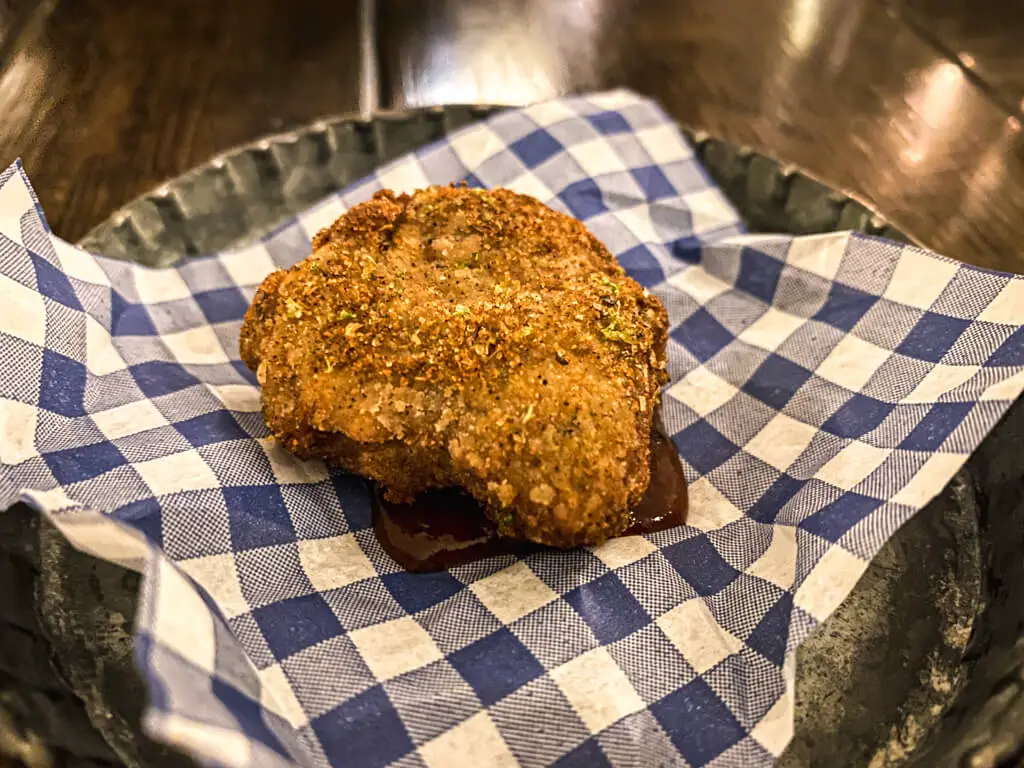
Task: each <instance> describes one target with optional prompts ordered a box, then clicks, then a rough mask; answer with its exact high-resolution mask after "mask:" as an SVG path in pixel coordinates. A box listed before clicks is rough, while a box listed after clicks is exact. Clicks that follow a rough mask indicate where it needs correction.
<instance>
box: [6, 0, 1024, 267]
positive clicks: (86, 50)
mask: <svg viewBox="0 0 1024 768" xmlns="http://www.w3.org/2000/svg"><path fill="white" fill-rule="evenodd" d="M5 2H6V3H7V4H8V5H12V4H13V5H17V4H19V3H20V4H22V5H24V4H25V3H29V2H31V0H5ZM3 7H4V6H3V5H2V4H0V9H2V8H3ZM367 7H369V8H370V10H371V13H372V17H373V20H374V21H375V25H374V26H375V34H374V37H373V39H372V40H371V41H370V45H369V46H368V48H369V49H370V50H372V51H375V53H376V59H378V60H379V70H378V68H377V67H372V69H373V71H371V72H367V68H366V66H365V65H364V64H363V63H362V62H364V61H366V60H367V57H366V55H365V54H366V50H367V46H363V50H362V54H361V46H360V8H359V4H358V3H357V2H355V1H354V0H352V1H350V2H343V1H342V0H333V1H330V0H297V1H296V2H293V3H291V4H284V3H277V2H272V0H250V2H244V1H243V0H220V1H219V2H217V3H196V2H187V1H186V0H150V2H144V3H139V2H137V0H63V2H61V3H60V5H59V6H58V7H57V9H56V11H55V12H54V13H53V14H52V15H51V16H50V18H49V19H48V21H47V23H46V24H45V25H44V27H43V29H42V32H41V33H40V34H39V35H38V36H37V37H36V39H34V40H32V41H30V43H28V44H26V45H25V46H23V48H22V50H21V51H20V53H19V54H18V55H17V57H15V59H14V60H12V61H11V62H9V65H8V67H7V69H6V72H5V74H3V75H2V76H0V162H4V163H6V162H8V161H10V160H11V159H13V157H15V156H21V157H23V158H24V161H25V164H26V166H27V168H28V170H29V173H30V174H31V175H32V178H33V180H34V182H35V184H36V186H37V188H38V190H39V193H40V196H41V198H42V202H43V205H44V207H45V208H46V211H47V214H48V216H49V218H50V220H51V224H52V225H53V226H54V228H55V230H56V231H57V232H58V233H59V234H61V235H62V236H64V237H66V238H69V239H75V238H77V237H80V236H81V235H82V234H83V233H84V232H85V231H87V230H88V229H89V228H90V227H91V226H92V225H94V224H95V223H97V222H98V221H100V220H101V219H102V218H103V217H105V216H106V215H108V214H109V213H110V212H111V211H112V210H114V209H115V208H117V207H118V206H120V205H122V204H123V203H125V202H127V201H128V200H129V199H131V198H132V197H133V196H135V195H137V194H139V193H141V192H143V191H145V190H147V189H149V188H151V187H153V186H155V185H157V184H159V183H160V182H161V181H163V180H164V179H166V178H167V177H169V176H171V175H174V174H176V173H179V172H181V171H183V170H185V169H187V168H189V167H190V166H192V165H194V164H195V163H198V162H201V161H203V160H205V159H207V158H208V157H210V156H211V155H213V154H215V153H216V152H218V151H220V150H223V149H226V148H228V147H230V146H232V145H234V144H237V143H239V142H242V141H246V140H249V139H253V138H256V137H258V136H260V135H262V134H264V133H267V132H269V131H277V130H281V129H284V128H287V127H290V126H294V125H298V124H301V123H304V122H307V121H310V120H313V119H315V118H317V117H319V116H321V115H324V114H331V113H338V112H344V111H350V110H355V109H358V108H359V107H360V106H361V101H362V104H363V105H364V106H365V104H366V102H367V100H368V99H369V97H368V96H367V94H366V92H365V84H366V83H373V84H376V85H375V86H374V89H375V90H374V92H373V94H372V97H373V98H372V99H371V100H372V101H378V102H379V103H380V104H381V105H383V106H403V105H420V104H434V103H452V102H491V103H511V104H518V103H523V102H528V101H533V100H536V99H541V98H547V97H550V96H554V95H557V94H561V93H566V92H570V91H578V90H583V89H590V88H602V87H611V86H619V85H623V86H628V87H631V88H633V89H636V90H638V91H641V92H644V93H649V94H651V95H653V96H655V97H657V98H659V99H660V100H661V101H662V102H663V103H664V104H665V106H666V107H667V108H668V110H669V111H670V112H671V113H672V114H673V115H675V116H676V117H677V118H679V119H680V120H682V121H684V122H686V123H689V124H690V125H692V126H694V127H696V128H702V129H705V130H707V131H709V132H711V133H712V134H715V135H718V136H721V137H724V138H727V139H730V140H733V141H735V142H739V143H743V144H748V145H750V146H752V147H755V148H757V149H758V150H760V151H763V152H765V153H767V154H769V155H772V156H775V157H777V158H778V159H780V160H783V161H785V162H787V163H792V164H794V165H796V166H798V167H800V168H802V169H805V170H806V171H807V172H809V173H811V174H812V175H814V176H817V177H819V178H821V179H822V180H824V181H826V182H828V183H829V184H832V185H834V186H837V187H839V188H841V189H843V190H845V191H847V192H849V193H851V194H854V195H855V196H857V197H859V198H861V199H862V200H863V201H865V202H866V203H868V204H869V205H871V206H872V207H874V208H875V209H876V210H878V211H879V212H880V213H881V214H882V215H883V216H884V217H885V218H887V219H889V220H890V221H891V222H893V223H894V224H895V225H896V226H898V227H900V228H901V229H903V230H904V231H906V232H907V233H908V234H910V235H911V236H912V237H914V238H916V239H917V240H918V241H920V242H921V243H923V244H925V245H928V246H930V247H933V248H936V249H937V250H940V251H942V252H944V253H946V254H948V255H950V256H953V257H955V258H959V259H963V260H965V261H970V262H973V263H976V264H981V265H985V266H990V267H996V268H1001V269H1009V270H1013V271H1024V216H1022V215H1021V214H1022V211H1024V147H1022V142H1024V137H1022V133H1021V130H1020V127H1021V107H1020V105H1021V100H1022V99H1024V48H1022V47H1021V46H1020V45H1019V40H1020V39H1021V32H1024V5H1021V4H1020V3H1008V2H1001V1H1000V0H979V2H977V3H971V4H968V3H963V2H960V1H959V0H890V2H885V0H779V1H778V2H772V3H765V2H762V0H716V1H715V2H705V1H703V0H645V2H635V1H634V2H630V1H629V0H561V1H560V2H554V1H553V0H378V1H377V2H376V3H375V4H373V5H369V4H367ZM3 23H4V16H3V13H2V12H0V25H2V24H3ZM373 58H374V57H370V60H371V61H372V59H373ZM361 84H362V85H363V86H364V87H363V98H362V100H361V99H360V93H361Z"/></svg>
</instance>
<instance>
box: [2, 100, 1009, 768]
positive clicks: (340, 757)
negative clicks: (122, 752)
mask: <svg viewBox="0 0 1024 768" xmlns="http://www.w3.org/2000/svg"><path fill="white" fill-rule="evenodd" d="M460 178H468V179H469V180H470V182H471V183H473V184H482V185H485V186H491V187H496V186H507V187H512V188H513V189H517V190H519V191H521V192H526V193H529V194H531V195H535V196H536V197H538V198H540V199H541V200H544V201H546V202H548V203H549V204H551V205H552V206H554V207H556V208H559V209H561V210H563V211H568V212H570V213H572V214H574V215H576V216H578V217H579V218H581V219H583V220H584V221H585V222H586V224H587V226H588V227H589V228H590V229H591V231H592V232H593V233H594V234H595V235H596V236H597V237H599V238H600V239H601V240H603V241H604V242H605V243H606V244H607V245H608V246H609V248H610V249H611V250H612V251H613V252H614V253H615V254H616V255H617V256H618V258H619V260H620V261H621V263H622V264H623V266H625V267H626V269H627V270H629V272H630V274H631V275H632V276H633V277H634V278H635V279H637V280H638V281H639V282H641V283H642V284H643V285H645V286H647V287H648V288H650V290H651V291H653V292H654V293H656V294H657V295H658V296H659V297H660V298H661V299H662V301H663V302H664V303H665V306H666V307H667V308H668V311H669V316H670V318H671V327H672V330H671V340H670V341H669V349H668V360H669V364H668V365H669V372H670V373H671V377H672V382H671V384H670V385H669V386H668V387H667V389H666V392H665V397H664V418H665V422H666V427H667V429H668V431H669V433H670V434H671V435H673V439H674V442H675V444H676V446H677V447H678V449H679V453H680V455H681V457H682V459H683V463H684V466H685V468H686V470H687V474H688V477H689V480H690V482H691V486H690V493H691V506H692V512H691V519H690V521H689V524H688V525H687V526H685V527H682V528H678V529H675V530H670V531H664V532H661V533H657V534H653V535H650V536H647V537H644V538H640V537H631V538H622V539H617V540H614V541H611V542H609V543H608V544H606V545H604V546H602V547H599V548H597V549H593V550H580V551H574V552H558V551H548V552H542V553H539V554H534V555H531V556H529V557H527V558H525V559H522V560H516V559H514V558H511V557H501V558H495V559H492V560H489V561H486V562H481V563H478V564H475V565H470V566H464V567H460V568H457V569H454V570H452V571H450V572H446V573H437V574H425V575H418V574H409V573H405V572H403V571H402V570H401V569H400V568H399V567H398V566H397V565H396V564H395V563H394V562H393V561H392V560H391V559H390V558H389V557H388V556H387V555H385V554H384V552H383V551H382V550H381V548H380V546H379V545H378V543H377V541H376V539H375V538H374V534H373V531H372V529H371V528H370V513H369V505H368V501H367V492H366V487H365V485H364V484H363V482H362V481H360V480H358V479H355V478H352V477H349V476H346V475H343V474H337V473H328V472H327V471H326V470H325V468H324V467H323V466H322V465H321V464H319V463H316V462H309V463H302V462H299V461H297V460H295V459H293V458H291V457H290V456H289V455H288V454H287V453H286V452H284V451H283V450H282V449H281V448H280V447H279V446H278V445H276V444H275V443H274V442H273V441H272V440H271V439H269V438H268V436H267V431H266V428H265V427H264V424H263V420H262V418H261V416H260V413H259V395H258V391H257V388H256V386H255V381H254V379H253V376H252V375H251V374H250V373H249V371H247V370H246V369H245V368H244V367H243V366H242V365H241V363H240V362H239V360H238V353H237V342H238V330H239V321H240V319H241V317H242V314H243V312H244V311H245V308H246V305H247V303H248V301H249V300H250V299H251V297H252V295H253V292H254V290H255V288H256V286H257V285H258V284H259V282H260V281H261V280H262V278H263V277H264V276H265V275H266V274H267V273H268V272H270V271H271V270H272V269H274V268H275V267H276V266H287V265H289V264H291V263H293V262H295V261H296V260H297V259H299V258H301V257H303V256H304V255H305V254H306V253H307V250H308V247H309V240H310V237H311V235H312V234H313V233H314V232H315V231H316V230H317V229H318V228H319V227H321V226H324V225H326V224H328V223H330V222H331V221H332V220H333V219H334V218H335V217H336V216H338V215H339V214H340V213H341V212H342V211H344V210H345V209H346V208H347V207H349V206H351V205H353V204H355V203H357V202H359V201H362V200H365V199H366V198H368V197H369V196H370V194H371V193H372V192H373V191H374V190H376V189H379V188H381V187H392V188H395V189H397V190H412V189H414V188H416V187H422V186H424V185H427V184H432V183H446V182H449V181H452V180H454V179H460ZM0 300H2V304H3V311H2V312H0V358H2V359H4V360H6V361H8V365H7V366H5V368H4V371H3V374H2V375H0V460H2V467H0V503H2V504H3V505H4V506H7V505H9V504H10V503H12V502H13V501H15V500H16V499H17V498H21V499H24V500H26V501H28V502H29V503H30V504H33V505H35V506H36V507H38V508H39V509H41V510H42V511H44V512H45V513H47V514H49V515H50V517H51V518H52V519H53V520H54V521H55V522H56V523H57V525H58V526H59V527H60V528H61V529H62V530H63V531H64V532H65V534H66V535H67V536H68V538H69V539H70V540H71V541H72V542H73V543H74V544H75V545H76V546H78V547H80V548H82V549H85V550H87V551H89V552H92V553H95V554H96V555H98V556H100V557H103V558H107V559H110V560H114V561H117V562H121V563H124V564H127V565H129V566H132V567H135V568H137V569H140V570H143V571H144V572H145V580H144V586H143V590H142V598H141V609H140V613H139V619H138V627H137V648H138V651H137V654H138V663H139V667H140V668H141V670H142V674H143V676H144V678H145V680H146V682H147V684H148V686H149V691H150V695H151V703H150V707H149V710H148V712H147V714H146V726H147V728H148V730H149V732H150V733H152V734H153V735H154V736H155V737H157V738H159V739H163V740H165V741H168V742H171V743H174V744H177V745H179V746H181V747H183V748H185V749H187V750H188V751H190V752H191V753H192V754H194V755H196V756H198V757H199V758H200V759H202V760H203V761H204V762H206V763H208V764H211V765H228V766H248V765H260V766H291V765H301V766H322V765H328V764H331V765H345V766H350V765H351V766H356V765H358V766H376V765H389V764H397V765H403V766H423V765H426V766H451V765H488V766H493V765H513V764H516V763H520V764H523V765H547V764H552V763H557V764H559V765H580V766H594V765H602V764H611V765H620V766H626V765H656V764H657V765H691V766H707V765H713V766H760V765H768V764H770V763H772V761H773V758H774V757H775V756H778V755H779V754H780V753H781V752H782V750H783V748H784V747H785V746H786V743H787V741H788V740H789V738H790V735H791V733H792V728H793V680H794V675H795V673H796V670H795V669H794V661H793V651H794V649H795V648H796V646H797V645H798V644H799V643H800V642H801V641H802V640H803V639H804V638H806V637H807V635H808V633H809V632H810V631H811V630H812V629H813V628H814V627H815V625H817V624H818V623H820V622H821V621H822V620H824V619H825V618H826V617H827V616H828V615H829V613H830V612H831V611H832V610H833V609H834V608H836V606H837V605H838V604H839V603H840V601H841V600H842V599H843V598H844V596H845V595H846V594H847V593H848V592H849V591H850V589H852V587H853V586H854V584H855V582H856V581H857V579H858V578H859V576H860V575H861V573H862V572H863V571H864V569H865V567H866V565H867V563H868V561H869V560H870V559H871V557H872V556H873V555H874V554H875V553H876V552H877V551H878V549H879V548H880V547H881V546H882V544H883V542H884V541H885V540H886V538H887V537H888V536H890V535H891V534H892V533H893V532H894V531H895V530H896V529H897V528H898V527H899V526H900V525H901V524H902V523H903V522H904V521H906V520H907V519H908V518H909V517H910V516H911V515H913V514H914V512H915V511H916V510H918V509H919V508H921V506H922V505H924V504H925V503H926V502H927V501H928V500H929V499H931V498H932V497H933V496H934V495H935V494H936V493H937V492H938V491H939V490H940V489H941V488H942V487H943V485H944V484H945V483H946V482H947V481H948V480H949V479H950V477H952V475H953V474H954V472H955V471H956V470H957V469H958V468H959V467H960V466H961V464H963V462H964V461H965V459H966V458H967V456H968V454H969V453H970V452H971V451H972V450H973V449H974V448H976V447H977V445H978V443H979V442H980V441H981V440H982V438H983V437H984V435H985V433H986V432H987V431H988V430H989V429H990V428H991V427H992V426H993V425H994V424H995V422H996V421H997V420H998V419H999V417H1000V415H1001V414H1002V413H1003V412H1004V411H1005V410H1006V409H1007V407H1008V406H1009V404H1010V403H1011V401H1013V400H1014V399H1015V398H1016V397H1017V396H1018V395H1019V394H1020V392H1021V390H1022V388H1024V330H1022V329H1021V327H1020V324H1021V323H1022V322H1024V281H1022V280H1021V279H1019V278H1015V277H1011V276H1009V275H1002V274H995V273H992V272H985V271H981V270H978V269H974V268H972V267H967V266H963V265H961V264H958V263H956V262H953V261H949V260H947V259H944V258H942V257H939V256H936V255H934V254H931V253H927V252H925V251H922V250H919V249H917V248H911V247H905V246H900V245H896V244H892V243H887V242H882V241H879V240H876V239H872V238H867V237H861V236H859V235H851V234H835V235H826V236H819V237H800V238H792V237H785V236H749V235H743V234H742V232H741V226H740V224H739V221H738V219H737V215H736V213H735V212H734V211H733V210H732V209H731V208H730V207H729V205H728V204H727V203H726V201H725V200H724V199H723V197H722V196H721V195H720V194H719V192H718V191H716V190H715V189H714V188H713V187H712V185H711V184H710V183H709V181H708V179H707V177H706V176H705V175H704V173H703V172H702V170H701V168H700V167H699V165H698V163H697V160H696V159H695V157H694V154H693V151H692V150H691V149H690V147H689V146H687V144H686V143H685V142H684V141H683V139H682V138H681V137H680V135H679V133H678V132H677V131H676V129H675V127H674V126H673V124H672V122H671V121H670V120H669V119H668V118H667V117H666V116H665V114H664V113H662V112H661V111H660V110H659V109H658V108H657V107H656V106H655V105H654V104H652V103H650V102H649V101H646V100H644V99H641V98H639V97H637V96H635V95H633V94H630V93H626V92H613V93H605V94H599V95H593V96H589V97H585V98H572V99H563V100H559V101H554V102H550V103H547V104H542V105H539V106H534V107H530V108H528V109H521V110H517V111H512V112H506V113H504V114H501V115H498V116H497V117H494V118H492V119H490V120H488V121H487V122H486V123H484V124H480V125H476V126H472V127H469V128H467V129H465V130H463V131H460V132H459V133H458V134H456V135H454V136H453V137H451V138H450V139H448V140H446V141H444V142H441V143H439V144H435V145H432V146H430V147H427V148H425V149H423V150H422V151H420V152H418V153H417V154H416V155H414V156H410V157H406V158H404V159H402V160H399V161H398V162H395V163H393V164H392V165H390V166H388V167H386V168H385V169H383V170H381V171H380V172H378V173H377V174H376V175H374V176H372V177H371V178H369V179H367V180H365V181H363V182H362V183H360V184H358V185H357V186H355V187H353V188H351V189H349V190H347V191H346V192H344V193H342V194H340V195H338V196H337V197H333V198H331V199H329V200H327V201H326V202H324V203H322V204H320V205H318V206H317V207H316V208H314V209H313V210H311V211H309V212H308V213H306V214H303V215H302V216H299V217H298V218H297V219H296V220H293V221H290V222H288V223H287V224H286V225H285V226H284V227H282V228H281V229H279V230H277V232H275V233H274V234H273V235H272V236H270V237H268V238H266V239H265V240H264V241H263V242H261V243H259V244H258V245H255V246H252V247H249V248H246V249H244V250H240V251H233V252H230V253H224V254H219V255H215V256H211V257H208V258H201V259H196V260H194V261H192V262H190V263H188V264H184V265H182V266H180V267H178V268H168V269H162V270H154V269H148V268H145V267H140V266H134V265H132V264H128V263H124V262H119V261H113V260H108V259H103V258H99V257H94V256H91V255H89V254H86V253H84V252H82V251H79V250H77V249H75V248H74V247H72V246H70V245H68V244H67V243H65V242H63V241H61V240H59V239H58V238H56V237H55V236H53V235H52V234H51V233H50V232H49V230H48V229H47V226H46V223H45V221H44V219H43V217H42V214H41V212H40V210H39V207H38V204H37V203H36V201H35V197H34V195H33V193H32V190H31V188H30V186H29V184H28V181H27V179H26V178H25V174H24V172H23V171H22V169H21V167H20V166H18V165H15V166H12V167H10V168H8V169H7V170H6V171H5V172H4V173H3V174H2V175H0ZM12 361H14V362H15V364H14V365H11V364H10V363H11V362H12ZM196 585H199V587H201V589H197V586H196Z"/></svg>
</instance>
